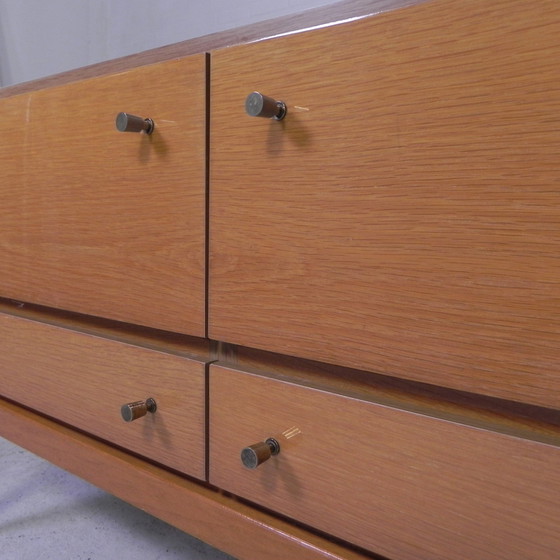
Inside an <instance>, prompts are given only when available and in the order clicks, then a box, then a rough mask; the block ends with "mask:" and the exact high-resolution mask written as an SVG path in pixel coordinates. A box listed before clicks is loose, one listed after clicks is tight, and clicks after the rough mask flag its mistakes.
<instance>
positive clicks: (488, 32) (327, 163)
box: [209, 0, 560, 408]
mask: <svg viewBox="0 0 560 560" xmlns="http://www.w3.org/2000/svg"><path fill="white" fill-rule="evenodd" d="M559 37H560V4H559V3H558V2H556V1H554V0H539V1H537V2H536V3H535V2H533V3H527V2H524V1H522V0H514V1H511V0H507V1H505V0H497V1H493V2H488V1H486V0H468V1H466V2H465V1H462V0H461V1H460V0H437V1H434V2H428V3H424V4H420V5H418V6H414V7H411V8H407V9H404V10H398V11H394V12H390V13H386V14H381V15H379V16H377V17H373V18H369V19H366V20H362V21H357V22H352V23H347V24H343V25H339V26H335V27H331V28H328V29H320V30H314V31H310V32H308V33H302V34H298V35H293V36H289V37H282V38H277V39H271V40H269V41H263V42H259V43H253V44H248V45H243V46H238V47H232V48H229V49H223V50H220V51H218V52H216V53H213V54H212V113H211V135H212V137H211V138H212V140H211V162H212V164H211V177H210V183H211V199H210V224H211V229H210V253H211V255H210V258H211V264H210V300H209V306H210V327H209V332H210V336H211V337H212V338H215V339H218V340H224V341H227V342H231V343H234V344H239V345H245V346H253V347H257V348H262V349H268V350H271V351H274V352H278V353H284V354H289V355H294V356H300V357H306V358H311V359H314V360H320V361H324V362H330V363H335V364H340V365H344V366H349V367H353V368H359V369H368V370H371V371H375V372H379V373H384V374H388V375H394V376H398V377H402V378H408V379H413V380H417V381H422V382H426V383H431V384H436V385H443V386H447V387H452V388H455V389H460V390H463V391H470V392H476V393H479V394H484V395H491V396H494V397H499V398H505V399H510V400H516V401H521V402H527V403H532V404H537V405H540V406H545V407H550V408H558V406H559V404H560V401H559V400H558V389H559V388H560V369H559V367H560V366H559V364H560V361H559V359H558V358H559V354H558V348H559V345H560V259H559V258H558V253H559V248H560V228H559V224H560V193H559V190H558V182H559V179H560V164H559V159H558V146H559V142H560V128H559V123H560V120H559V119H560V116H559V115H560V88H559V84H560V65H558V64H557V60H558V59H559V58H560V41H559V39H558V38H559ZM254 90H257V91H261V92H262V93H264V94H266V95H269V96H272V97H275V98H277V99H281V100H283V101H285V102H286V103H287V105H288V115H287V117H286V119H284V120H283V121H281V122H273V121H268V120H266V119H259V118H250V117H248V116H246V115H245V114H244V100H245V97H246V96H247V95H248V94H249V93H250V92H251V91H254Z"/></svg>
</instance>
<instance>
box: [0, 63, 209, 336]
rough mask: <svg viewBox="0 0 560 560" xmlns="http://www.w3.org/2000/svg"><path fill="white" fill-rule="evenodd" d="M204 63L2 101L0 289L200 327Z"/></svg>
mask: <svg viewBox="0 0 560 560" xmlns="http://www.w3.org/2000/svg"><path fill="white" fill-rule="evenodd" d="M205 64H206V63H205V57H204V55H199V56H193V57H189V58H187V59H181V60H175V61H171V62H166V63H162V64H157V65H153V66H148V67H145V68H140V69H137V70H131V71H129V72H124V73H120V74H115V75H110V76H105V77H102V78H94V79H91V80H84V81H79V82H75V83H72V84H69V85H65V86H59V87H54V88H48V89H44V90H39V91H36V92H33V93H28V94H21V95H18V96H15V97H12V98H6V99H3V100H1V101H0V108H1V110H2V114H3V115H4V114H6V118H5V119H4V118H3V119H2V123H0V131H1V134H0V138H1V140H0V146H1V149H0V169H1V171H0V181H1V182H2V189H1V191H0V204H1V206H2V211H1V214H0V220H1V221H0V225H1V230H0V231H1V233H0V278H1V279H2V282H1V285H0V296H3V297H8V298H14V299H19V300H23V301H27V302H32V303H38V304H41V305H45V306H50V307H57V308H62V309H67V310H71V311H78V312H80V313H84V314H89V315H97V316H103V317H107V318H110V319H116V320H119V321H125V322H130V323H136V324H140V325H148V326H151V327H155V328H159V329H164V330H173V331H176V332H182V333H186V334H191V335H195V336H204V334H205V227H206V223H205V208H206V202H205V200H206V179H205V168H206V153H205V137H206V136H205V135H206V131H205V125H206V116H205V115H206V92H205V91H206V90H205V88H206V77H205V76H206V72H205ZM121 111H125V112H129V113H132V114H137V115H140V116H142V117H150V118H152V119H153V120H154V121H155V123H156V128H155V132H154V133H153V134H152V135H151V136H147V135H145V134H135V133H120V132H118V131H117V130H116V128H115V117H116V115H117V113H119V112H121Z"/></svg>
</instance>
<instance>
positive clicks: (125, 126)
mask: <svg viewBox="0 0 560 560" xmlns="http://www.w3.org/2000/svg"><path fill="white" fill-rule="evenodd" d="M115 125H116V127H117V130H119V131H120V132H145V133H146V134H151V133H152V132H153V131H154V128H155V124H154V121H153V120H152V119H145V118H144V117H137V116H136V115H130V114H129V113H119V114H118V115H117V118H116V120H115Z"/></svg>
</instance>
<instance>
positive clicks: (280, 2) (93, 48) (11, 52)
mask: <svg viewBox="0 0 560 560" xmlns="http://www.w3.org/2000/svg"><path fill="white" fill-rule="evenodd" d="M336 1H337V0H0V86H7V85H12V84H16V83H20V82H26V81H29V80H34V79H36V78H41V77H44V76H50V75H51V74H56V73H58V72H63V71H65V70H70V69H72V68H79V67H80V66H86V65H88V64H93V63H95V62H101V61H103V60H110V59H112V58H117V57H119V56H124V55H127V54H133V53H137V52H140V51H144V50H148V49H150V48H155V47H160V46H163V45H168V44H171V43H176V42H179V41H183V40H185V39H190V38H192V37H199V36H202V35H207V34H208V33H214V32H216V31H223V30H225V29H232V28H234V27H239V26H241V25H245V24H248V23H254V22H257V21H264V20H266V19H271V18H274V17H278V16H282V15H287V14H291V13H296V12H302V11H304V10H307V9H311V8H316V7H319V6H325V5H327V4H335V3H336Z"/></svg>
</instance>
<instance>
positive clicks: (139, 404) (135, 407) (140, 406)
mask: <svg viewBox="0 0 560 560" xmlns="http://www.w3.org/2000/svg"><path fill="white" fill-rule="evenodd" d="M156 410H157V405H156V401H155V400H154V399H152V398H148V399H146V400H145V401H135V402H131V403H127V404H123V405H122V406H121V416H122V418H123V420H124V421H125V422H132V421H133V420H137V419H138V418H142V416H146V414H147V413H148V412H151V413H154V412H155V411H156Z"/></svg>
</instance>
